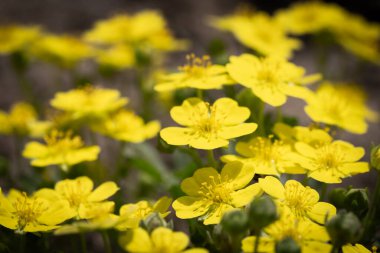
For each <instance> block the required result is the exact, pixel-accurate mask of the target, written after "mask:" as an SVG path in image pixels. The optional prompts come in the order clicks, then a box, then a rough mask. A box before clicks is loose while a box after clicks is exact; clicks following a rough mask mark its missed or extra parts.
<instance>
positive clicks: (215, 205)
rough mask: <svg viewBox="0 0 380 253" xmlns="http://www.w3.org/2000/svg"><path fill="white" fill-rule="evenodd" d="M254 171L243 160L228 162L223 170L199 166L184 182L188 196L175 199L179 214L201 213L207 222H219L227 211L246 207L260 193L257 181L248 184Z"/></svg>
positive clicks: (175, 207) (189, 215)
mask: <svg viewBox="0 0 380 253" xmlns="http://www.w3.org/2000/svg"><path fill="white" fill-rule="evenodd" d="M254 174H255V173H254V168H252V167H249V166H244V165H243V164H242V163H240V162H231V163H228V164H226V165H225V166H224V167H223V169H222V171H221V173H220V174H219V173H218V172H217V171H216V170H215V169H214V168H210V167H208V168H201V169H198V170H196V171H195V173H194V175H193V176H192V177H189V178H186V179H185V180H183V181H182V183H181V189H182V191H183V192H184V193H186V194H187V195H188V196H183V197H180V198H178V199H176V200H175V201H174V202H173V208H174V210H175V211H176V215H177V217H178V218H181V219H191V218H195V217H200V219H201V220H203V223H204V224H205V225H209V224H218V223H219V222H220V220H221V219H222V217H223V214H224V213H226V212H227V211H229V210H232V209H234V208H239V207H244V206H245V205H247V204H248V203H249V202H250V201H251V200H252V199H253V198H254V197H255V196H257V195H259V194H261V188H260V186H259V185H258V184H251V185H249V186H247V185H248V184H249V183H250V182H251V180H252V178H253V176H254Z"/></svg>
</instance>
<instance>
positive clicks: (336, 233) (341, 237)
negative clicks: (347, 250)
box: [326, 210, 361, 247]
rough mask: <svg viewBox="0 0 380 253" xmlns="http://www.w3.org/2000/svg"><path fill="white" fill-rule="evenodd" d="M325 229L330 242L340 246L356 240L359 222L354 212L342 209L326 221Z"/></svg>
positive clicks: (358, 232)
mask: <svg viewBox="0 0 380 253" xmlns="http://www.w3.org/2000/svg"><path fill="white" fill-rule="evenodd" d="M326 229H327V232H328V233H329V235H330V238H331V241H332V243H333V244H334V245H337V246H339V247H341V246H342V245H344V244H347V243H355V242H356V240H357V239H358V237H359V235H360V230H361V224H360V221H359V219H358V218H357V217H356V215H355V214H353V213H351V212H347V211H345V210H342V211H340V212H339V213H338V214H337V215H335V216H334V217H332V218H331V219H330V220H329V221H328V222H327V223H326Z"/></svg>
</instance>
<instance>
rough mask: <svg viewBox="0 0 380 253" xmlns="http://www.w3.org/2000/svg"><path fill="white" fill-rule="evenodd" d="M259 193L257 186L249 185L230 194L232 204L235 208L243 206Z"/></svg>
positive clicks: (260, 191) (259, 188)
mask: <svg viewBox="0 0 380 253" xmlns="http://www.w3.org/2000/svg"><path fill="white" fill-rule="evenodd" d="M261 193H262V190H261V187H260V185H259V184H251V185H250V186H248V187H246V188H244V189H242V190H239V191H236V192H233V193H232V194H231V198H232V204H233V205H234V206H235V207H242V206H245V205H247V204H248V203H249V202H251V201H252V200H253V199H254V198H255V197H256V196H257V195H259V194H261Z"/></svg>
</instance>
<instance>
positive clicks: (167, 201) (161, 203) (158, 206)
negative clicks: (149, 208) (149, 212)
mask: <svg viewBox="0 0 380 253" xmlns="http://www.w3.org/2000/svg"><path fill="white" fill-rule="evenodd" d="M172 202H173V199H172V198H169V197H166V196H164V197H161V198H160V199H159V200H157V202H156V203H154V205H153V210H154V211H156V212H159V213H166V211H167V210H168V209H169V207H170V205H171V204H172Z"/></svg>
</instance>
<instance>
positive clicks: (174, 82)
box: [155, 54, 234, 92]
mask: <svg viewBox="0 0 380 253" xmlns="http://www.w3.org/2000/svg"><path fill="white" fill-rule="evenodd" d="M186 59H187V61H188V63H187V64H186V65H185V66H182V67H179V72H178V73H173V74H169V75H162V76H161V77H160V80H159V81H158V83H157V84H156V86H155V90H156V91H159V92H163V91H171V90H175V89H180V88H195V89H202V90H207V89H221V88H222V86H223V85H225V84H233V83H234V81H233V80H232V79H231V78H230V77H229V75H228V74H227V71H226V68H225V67H224V66H221V65H213V64H212V63H211V60H210V57H209V56H207V55H205V56H203V57H202V58H198V57H196V56H195V55H194V54H190V55H187V56H186Z"/></svg>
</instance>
